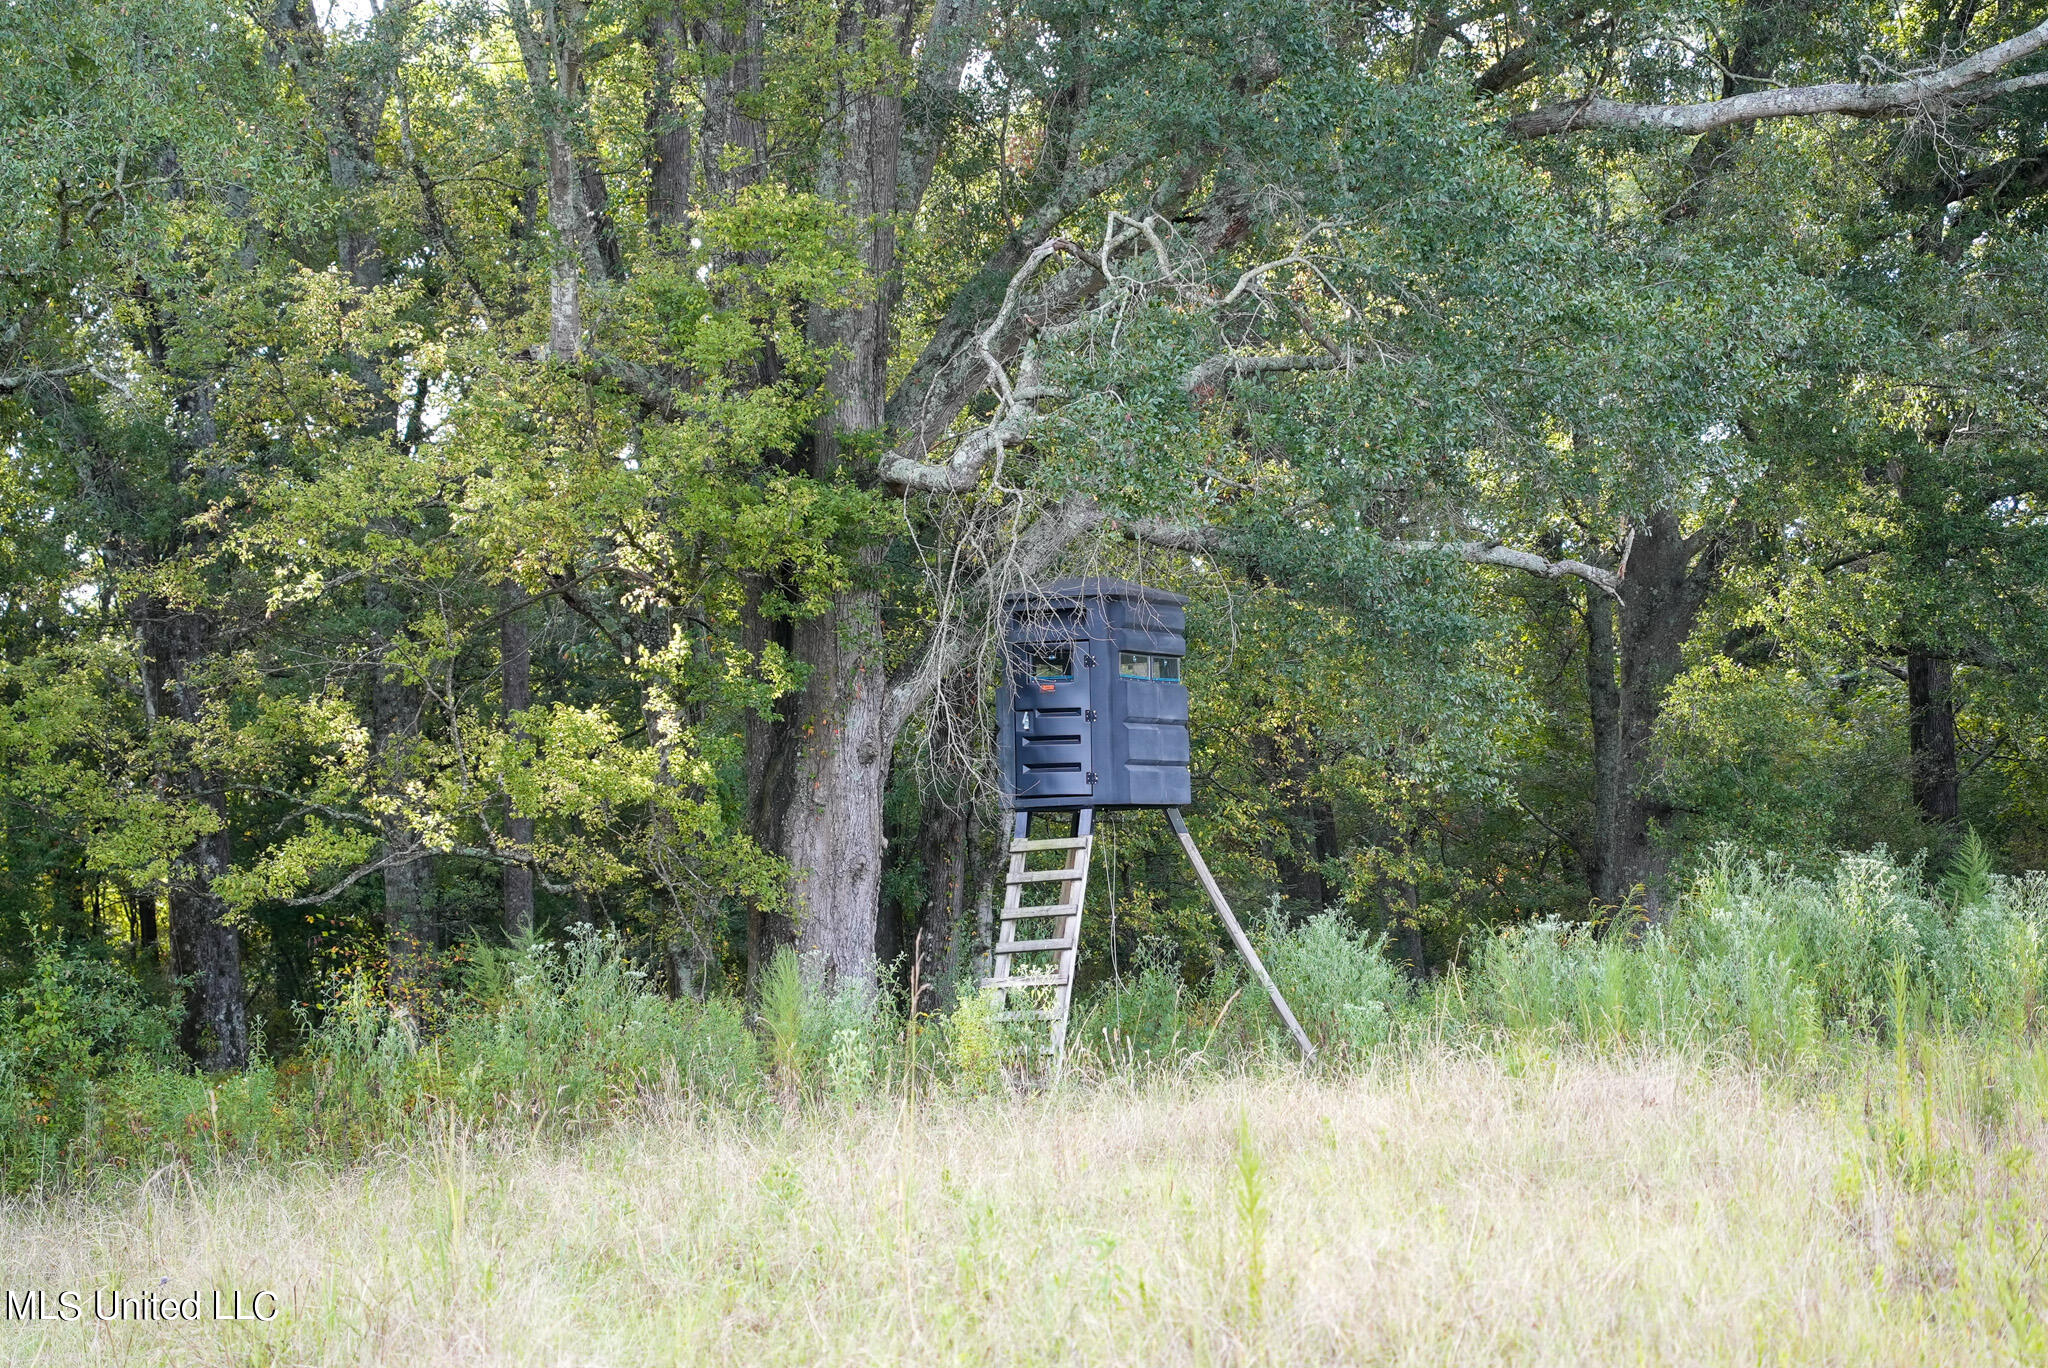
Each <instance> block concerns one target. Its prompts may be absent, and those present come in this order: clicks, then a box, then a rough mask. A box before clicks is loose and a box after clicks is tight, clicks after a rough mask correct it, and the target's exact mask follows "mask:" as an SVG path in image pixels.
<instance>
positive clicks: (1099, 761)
mask: <svg viewBox="0 0 2048 1368" xmlns="http://www.w3.org/2000/svg"><path fill="white" fill-rule="evenodd" d="M1186 605H1187V599H1186V597H1185V596H1183V595H1181V594H1173V593H1168V592H1167V591H1165V590H1163V589H1148V588H1146V587H1145V586H1144V585H1142V584H1133V583H1131V582H1130V581H1129V580H1120V579H1099V578H1087V579H1063V580H1055V581H1054V582H1053V583H1051V584H1048V585H1046V586H1045V587H1044V588H1043V589H1040V590H1035V591H1031V592H1025V593H1016V594H1011V595H1009V596H1008V597H1007V598H1005V599H1004V600H1003V616H1004V632H1003V636H1004V658H1005V671H1004V672H1005V675H1006V676H1007V678H1006V679H1005V687H1004V693H1005V695H1006V699H1005V702H1006V705H1007V706H1005V707H1004V708H1002V710H1001V713H1000V719H999V726H1000V736H999V745H1000V753H1001V755H1002V777H1003V795H1004V797H1005V799H1006V800H1007V801H1008V802H1009V803H1010V804H1012V805H1013V806H1014V807H1015V808H1016V809H1017V810H1018V811H1020V812H1028V811H1033V810H1042V809H1048V808H1050V809H1066V810H1075V809H1080V808H1129V807H1181V806H1184V805H1185V804H1186V803H1187V802H1188V801H1189V800H1190V798H1191V797H1192V791H1191V789H1190V787H1189V783H1188V691H1187V686H1186V685H1185V684H1183V683H1182V682H1181V657H1182V656H1184V655H1185V654H1186V653H1187V635H1186V633H1187V608H1186Z"/></svg>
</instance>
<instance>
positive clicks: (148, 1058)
mask: <svg viewBox="0 0 2048 1368" xmlns="http://www.w3.org/2000/svg"><path fill="white" fill-rule="evenodd" d="M174 1053H175V1052H174V1049H173V1026H172V1022H171V1018H170V1014H169V1013H168V1012H167V1011H165V1010H164V1009H163V1008H162V1007H161V1006H160V1005H158V1004H157V1003H155V1002H152V1001H151V1000H150V999H149V997H148V996H147V994H145V993H144V992H143V991H142V989H141V987H140V986H139V985H138V984H137V983H136V982H135V980H134V979H133V978H132V977H130V976H128V975H127V974H124V973H123V972H121V971H120V970H119V969H118V968H116V967H115V966H113V965H111V964H108V963H107V962H106V961H104V960H103V959H99V958H97V957H94V956H92V955H91V954H89V953H80V952H79V951H78V950H77V949H76V948H72V949H68V950H67V949H66V948H63V947H60V946H58V945H56V944H54V943H43V944H39V945H37V946H36V947H35V953H34V958H33V959H32V960H31V961H30V963H29V966H28V972H27V974H26V975H25V976H23V977H22V978H21V980H20V981H19V982H17V983H16V984H14V985H13V986H12V987H11V988H10V989H9V990H8V991H7V992H6V994H5V996H4V997H0V1175H4V1177H5V1180H6V1181H4V1182H0V1190H11V1189H13V1188H16V1187H19V1186H21V1185H22V1184H24V1183H27V1182H34V1181H38V1180H40V1179H42V1178H45V1177H47V1176H51V1175H53V1174H56V1173H61V1172H62V1171H63V1169H64V1167H65V1165H66V1164H67V1163H68V1162H70V1159H71V1157H72V1151H73V1147H74V1145H75V1144H76V1143H77V1142H78V1141H79V1139H80V1138H81V1137H82V1136H84V1135H86V1134H87V1133H88V1132H90V1131H91V1130H92V1129H93V1128H95V1127H96V1126H98V1125H99V1124H101V1122H102V1120H103V1117H102V1111H103V1105H102V1103H103V1097H104V1094H105V1092H106V1091H108V1090H110V1089H111V1090H116V1091H118V1090H119V1089H120V1088H121V1087H123V1086H125V1085H126V1083H127V1081H128V1079H129V1078H131V1077H134V1076H146V1075H148V1074H149V1073H151V1072H152V1071H155V1070H161V1069H164V1068H166V1067H169V1066H170V1065H171V1062H172V1059H173V1057H174Z"/></svg>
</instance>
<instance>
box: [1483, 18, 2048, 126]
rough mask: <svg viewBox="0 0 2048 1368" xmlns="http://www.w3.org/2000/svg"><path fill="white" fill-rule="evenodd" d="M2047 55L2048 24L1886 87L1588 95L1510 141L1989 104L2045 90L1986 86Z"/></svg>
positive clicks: (1527, 118)
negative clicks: (1713, 95)
mask: <svg viewBox="0 0 2048 1368" xmlns="http://www.w3.org/2000/svg"><path fill="white" fill-rule="evenodd" d="M2043 48H2048V22H2043V23H2040V24H2037V25H2035V26H2034V27H2033V28H2031V29H2028V30H2027V31H2026V32H2025V33H2022V34H2020V35H2019V36H2018V37H2016V38H2008V39H2007V40H2006V41H2005V42H2003V43H1997V44H1994V45H1992V46H1991V47H1988V48H1985V49H1984V50H1983V51H1982V52H1978V53H1973V54H1972V55H1970V56H1968V57H1965V58H1963V59H1962V60H1961V61H1960V62H1957V63H1955V64H1954V65H1952V66H1947V67H1943V68H1942V69H1941V70H1939V71H1934V72H1930V73H1928V74H1927V75H1924V76H1915V77H1912V78H1910V79H1908V80H1904V81H1894V82H1892V83H1890V84H1887V85H1863V84H1860V83H1859V84H1854V85H1851V84H1847V83H1837V84H1830V85H1809V86H1787V87H1782V88H1778V89H1773V90H1752V91H1749V92H1747V93H1745V94H1742V95H1734V96H1730V97H1729V98H1728V99H1725V100H1708V101H1704V102H1702V103H1699V104H1630V103H1627V102H1624V101H1620V100H1610V99H1607V98H1605V97H1604V96H1600V95H1591V96H1588V97H1586V98H1585V99H1583V100H1576V101H1572V102H1570V103H1567V104H1555V105H1544V106H1542V107H1540V108H1537V109H1532V110H1529V111H1528V112H1527V113H1525V114H1518V115H1516V116H1515V117H1514V118H1512V119H1509V120H1508V125H1507V131H1508V135H1509V136H1510V137H1514V138H1547V137H1552V136H1555V135H1556V134H1560V133H1574V132H1578V131H1580V130H1583V129H1592V128H1610V129H1664V130H1667V131H1669V132H1673V133H1707V132H1711V131H1712V130H1714V129H1716V128H1726V127H1728V126H1729V125H1730V124H1739V123H1750V122H1752V121H1754V120H1757V119H1787V118H1802V117H1809V116H1812V115H1816V114H1847V115H1850V116H1852V117H1855V118H1860V119H1878V118H1885V117H1888V116H1891V115H1897V114H1908V113H1912V112H1914V111H1916V110H1919V109H1922V108H1925V107H1926V106H1928V105H1932V104H1938V103H1941V102H1944V101H1946V102H1949V103H1957V104H1968V103H1975V102H1977V101H1980V100H1988V99H1994V98H1996V97H1997V96H2000V95H2006V94H2010V93H2012V92H2013V91H2016V90H2026V89H2031V88H2033V87H2035V86H2038V85H2044V84H2048V73H2035V74H2031V75H2026V76H2019V77H2014V78H2012V79H2009V80H2005V81H1995V82H1994V81H1989V80H1988V79H1987V78H1989V77H1991V76H1993V75H1995V74H1996V73H1998V72H2000V71H2003V70H2004V69H2005V68H2007V67H2009V66H2011V65H2012V64H2013V63H2015V62H2018V61H2021V60H2023V59H2025V58H2027V57H2030V56H2032V55H2033V54H2034V53H2036V52H2039V51H2041V50H2042V49H2043Z"/></svg>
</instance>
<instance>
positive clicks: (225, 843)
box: [137, 598, 249, 1070]
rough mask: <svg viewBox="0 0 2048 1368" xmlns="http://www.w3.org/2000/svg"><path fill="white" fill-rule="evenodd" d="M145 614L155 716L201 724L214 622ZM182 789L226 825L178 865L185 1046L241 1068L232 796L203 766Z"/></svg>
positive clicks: (198, 1059) (244, 1024)
mask: <svg viewBox="0 0 2048 1368" xmlns="http://www.w3.org/2000/svg"><path fill="white" fill-rule="evenodd" d="M137 616H138V617H139V619H140V621H141V627H142V650H143V679H142V687H143V691H144V699H145V701H146V702H147V703H148V704H149V714H150V716H151V717H152V718H153V719H156V720H162V721H171V720H175V721H177V722H180V723H183V724H184V725H185V726H187V727H196V726H198V725H199V723H200V721H201V720H202V718H203V716H204V714H205V711H206V700H205V697H204V694H203V691H202V687H201V685H200V683H199V680H198V679H197V678H196V673H197V671H198V669H199V667H200V665H201V664H202V662H204V660H205V659H206V657H207V655H208V653H209V651H210V649H211V646H212V641H211V629H210V624H209V623H208V622H207V621H206V619H204V618H203V617H201V616H200V615H199V614H197V613H190V612H184V611H181V610H179V609H177V608H175V607H173V606H172V605H170V604H169V603H166V602H165V601H164V600H162V599H158V598H144V599H142V600H141V601H140V602H139V603H138V604H137ZM182 787H183V789H184V792H185V795H186V796H187V797H188V798H190V799H192V800H194V801H196V802H198V803H200V804H201V805H203V806H204V807H206V808H207V809H209V810H210V811H211V812H212V813H213V816H214V819H215V821H216V822H217V823H218V826H217V827H216V829H215V830H213V831H211V832H208V833H206V834H205V835H203V836H200V837H198V838H197V839H195V840H194V841H193V842H192V843H191V844H190V845H188V846H186V847H185V849H184V850H182V851H180V852H179V854H178V855H177V857H176V858H175V859H173V861H172V862H171V872H170V881H169V886H168V893H169V897H168V902H169V904H170V924H171V925H170V931H171V972H172V974H173V975H175V976H176V977H177V978H178V979H179V980H180V981H181V982H182V983H183V984H184V1004H183V1014H182V1016H181V1019H180V1022H179V1026H178V1044H179V1047H180V1048H182V1049H183V1050H184V1052H185V1054H186V1055H187V1056H188V1057H189V1058H190V1059H191V1060H192V1061H193V1062H194V1063H196V1064H198V1065H199V1066H200V1067H201V1068H203V1069H207V1070H218V1069H239V1068H241V1067H243V1066H244V1065H246V1064H247V1063H248V1062H249V1008H248V995H247V992H246V988H245V985H244V983H243V978H242V938H241V935H240V933H239V932H237V931H236V930H235V929H234V927H233V925H232V924H230V922H229V921H228V908H227V903H226V902H225V901H224V900H223V899H222V898H221V897H220V895H219V894H218V893H216V892H215V891H214V884H215V882H216V881H217V880H218V879H219V878H220V876H221V875H222V874H224V873H226V872H227V869H228V866H229V864H230V863H231V862H232V860H233V850H232V848H231V846H230V843H229V839H228V828H227V795H226V792H225V790H224V788H223V786H222V784H221V782H220V780H219V778H218V777H217V776H216V775H213V774H211V773H209V772H208V771H206V770H203V769H201V768H199V767H197V766H193V767H191V768H189V769H187V770H186V772H185V774H184V776H183V785H182Z"/></svg>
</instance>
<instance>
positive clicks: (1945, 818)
mask: <svg viewBox="0 0 2048 1368" xmlns="http://www.w3.org/2000/svg"><path fill="white" fill-rule="evenodd" d="M1955 675H1956V670H1955V666H1954V665H1953V664H1951V663H1950V662H1949V661H1946V660H1944V659H1942V658H1941V657H1939V656H1934V655H1928V654H1925V653H1924V652H1919V651H1915V652H1911V653H1909V654H1908V655H1907V656H1906V701H1907V717H1908V725H1909V730H1910V733H1911V742H1912V746H1911V753H1912V765H1913V805H1914V806H1915V807H1917V808H1919V809H1920V816H1921V817H1922V818H1923V819H1924V820H1926V821H1928V822H1930V823H1932V824H1934V825H1936V826H1952V825H1954V823H1955V822H1956V820H1957V817H1958V816H1959V814H1960V811H1961V808H1960V800H1961V789H1962V782H1963V779H1962V768H1961V765H1960V763H1959V761H1958V760H1957V757H1956V699H1955Z"/></svg>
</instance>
